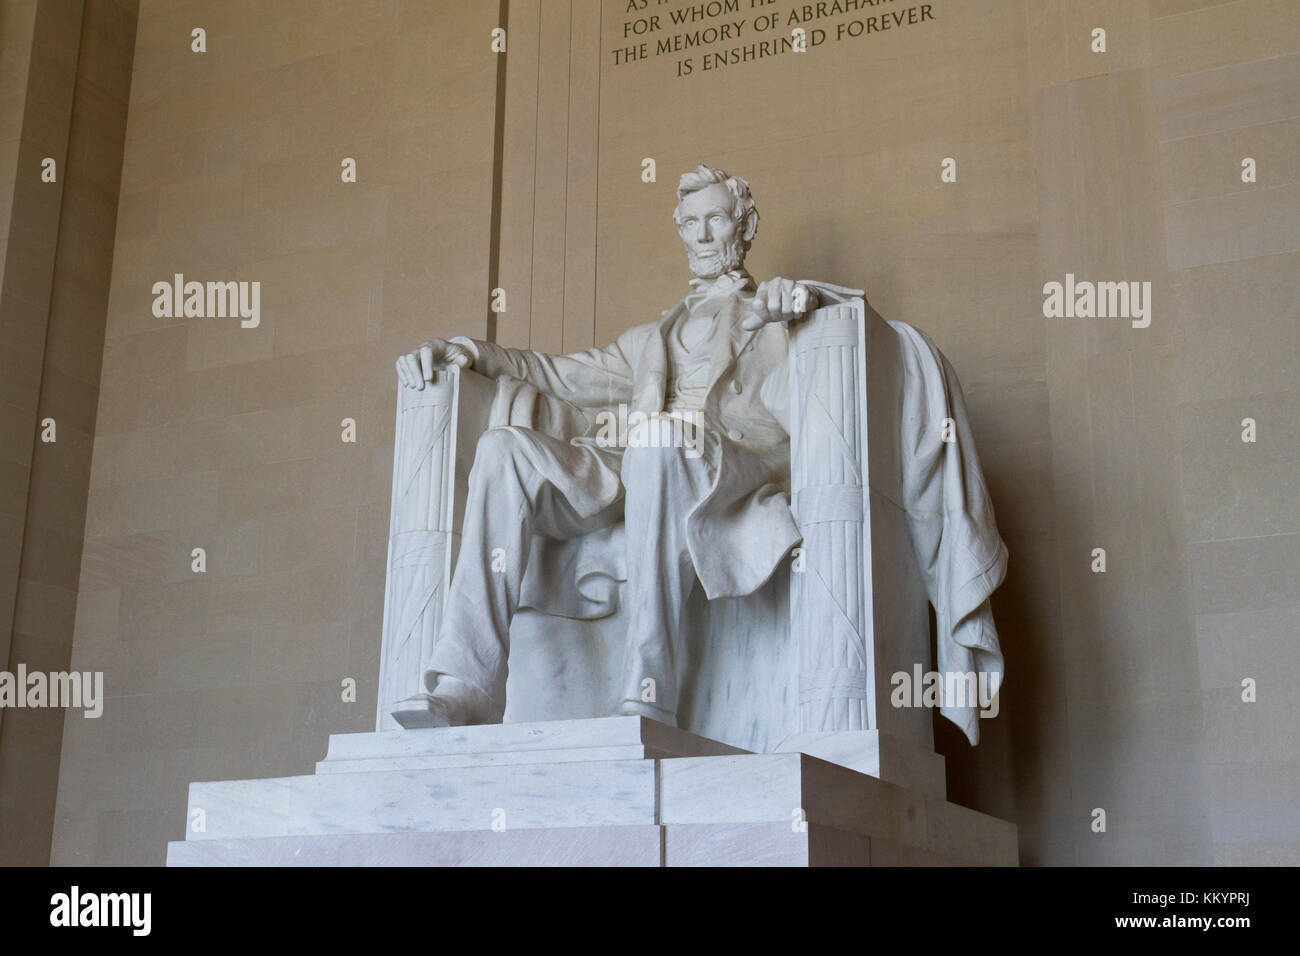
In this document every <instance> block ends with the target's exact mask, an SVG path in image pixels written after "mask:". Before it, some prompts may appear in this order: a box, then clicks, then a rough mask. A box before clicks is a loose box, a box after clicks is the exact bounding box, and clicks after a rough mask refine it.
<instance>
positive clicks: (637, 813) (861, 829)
mask: <svg viewBox="0 0 1300 956" xmlns="http://www.w3.org/2000/svg"><path fill="white" fill-rule="evenodd" d="M634 719H636V718H634ZM651 723H653V722H651ZM401 733H402V734H404V735H409V734H412V733H421V732H419V731H416V732H411V731H405V732H401ZM359 736H369V735H359ZM376 736H379V735H376ZM412 746H414V745H412ZM349 759H351V758H349ZM198 811H202V813H201V814H199V813H198ZM188 819H189V820H190V821H195V820H197V819H202V821H203V824H204V827H203V829H202V830H201V831H200V832H194V830H193V826H191V831H190V833H189V834H188V840H189V841H190V842H206V841H214V840H223V841H234V840H245V839H255V838H276V837H304V836H323V835H330V834H386V833H394V832H400V833H426V834H427V833H436V832H437V831H455V832H460V831H486V832H487V833H489V834H492V835H498V834H494V833H493V829H494V827H496V828H504V830H505V832H513V831H517V830H534V829H547V830H549V829H560V828H580V829H590V828H593V827H594V828H601V827H616V828H625V827H654V826H659V825H666V826H669V827H671V826H674V825H697V824H709V825H713V826H719V825H736V824H782V825H784V826H785V827H786V828H788V829H790V830H791V832H798V830H797V828H798V826H799V824H801V823H803V822H806V823H807V824H808V825H814V824H815V825H817V826H821V827H830V828H833V829H837V830H843V831H847V832H851V833H857V834H860V835H863V836H868V837H876V838H879V839H882V840H885V841H889V842H890V843H891V844H896V845H899V846H902V847H909V848H914V849H920V850H925V851H927V852H931V853H935V854H939V855H941V856H944V857H951V858H956V859H966V860H972V861H978V862H984V863H1002V864H1006V863H1010V864H1014V863H1015V860H1016V836H1015V827H1014V826H1012V825H1011V824H1009V823H1005V822H1003V821H1001V820H997V819H994V818H992V817H989V816H986V815H984V814H980V813H977V812H975V811H973V810H968V809H966V808H964V807H959V806H956V805H955V804H950V803H947V802H946V801H944V800H941V799H939V798H937V797H934V796H929V795H926V794H924V793H921V792H918V791H915V790H912V789H908V788H904V787H901V786H898V785H895V784H891V783H886V782H884V781H881V780H879V779H877V778H875V777H871V776H868V775H866V774H862V773H858V772H857V771H854V770H849V769H847V768H845V767H841V766H838V765H835V764H831V763H827V762H826V761H823V760H819V759H817V758H815V757H809V756H807V755H805V754H799V753H784V754H736V755H719V756H706V757H680V758H661V759H633V760H624V759H620V760H593V761H572V760H570V761H559V762H553V763H524V764H504V765H494V766H460V767H443V768H435V769H419V770H376V771H373V772H369V773H320V774H316V775H313V776H301V777H282V778H275V779H267V780H235V781H221V782H214V783H194V784H191V786H190V801H189V816H188Z"/></svg>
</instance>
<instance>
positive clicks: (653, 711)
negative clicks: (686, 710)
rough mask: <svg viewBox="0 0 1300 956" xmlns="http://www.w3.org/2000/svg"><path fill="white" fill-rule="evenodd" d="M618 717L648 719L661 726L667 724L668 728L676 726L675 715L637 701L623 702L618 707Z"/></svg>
mask: <svg viewBox="0 0 1300 956" xmlns="http://www.w3.org/2000/svg"><path fill="white" fill-rule="evenodd" d="M618 713H619V716H620V717H649V718H650V719H651V720H657V721H659V723H661V724H667V725H668V726H669V727H676V726H677V715H676V714H670V713H669V712H668V711H666V710H664V709H663V708H661V707H656V706H655V705H654V704H646V703H643V702H641V701H639V700H625V701H623V703H621V704H619V705H618Z"/></svg>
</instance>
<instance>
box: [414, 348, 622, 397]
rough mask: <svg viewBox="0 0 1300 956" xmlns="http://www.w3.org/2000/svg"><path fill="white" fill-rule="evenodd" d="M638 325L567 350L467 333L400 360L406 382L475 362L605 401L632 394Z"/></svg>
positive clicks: (547, 388)
mask: <svg viewBox="0 0 1300 956" xmlns="http://www.w3.org/2000/svg"><path fill="white" fill-rule="evenodd" d="M636 331H637V330H636V329H630V330H628V331H627V332H625V333H623V335H621V336H619V338H618V339H617V340H616V341H615V342H613V343H612V344H610V345H608V346H605V347H604V348H591V349H586V350H585V351H582V352H573V353H571V354H568V355H548V354H546V353H545V352H534V351H532V350H529V349H512V348H506V347H505V346H501V345H497V344H496V343H494V342H484V341H481V340H479V339H471V338H468V337H466V336H456V337H455V338H453V339H451V340H450V341H444V340H442V339H434V340H433V341H432V342H427V343H425V344H424V345H423V346H421V347H420V348H419V349H416V350H415V351H414V352H411V353H410V354H408V355H404V356H402V357H401V358H399V359H398V360H397V370H398V376H399V378H400V379H401V382H402V384H403V385H407V386H408V387H411V388H423V386H424V383H425V382H429V381H433V375H434V369H435V368H436V367H437V366H439V365H448V364H455V365H459V366H460V367H461V368H473V369H474V370H475V371H476V372H478V373H479V374H480V375H485V376H487V377H489V378H500V377H502V376H508V377H511V378H517V379H521V380H523V381H525V382H529V383H530V384H532V385H535V386H536V387H537V388H539V389H541V390H542V391H543V392H546V393H548V394H550V395H554V396H555V397H557V398H561V399H564V400H565V401H568V402H572V403H573V404H575V405H582V406H588V407H590V406H600V407H605V406H609V405H614V404H617V403H619V402H630V401H631V399H632V382H633V372H634V364H633V356H632V355H631V354H630V353H632V352H633V351H634V347H635V341H636V336H635V335H634V333H635V332H636Z"/></svg>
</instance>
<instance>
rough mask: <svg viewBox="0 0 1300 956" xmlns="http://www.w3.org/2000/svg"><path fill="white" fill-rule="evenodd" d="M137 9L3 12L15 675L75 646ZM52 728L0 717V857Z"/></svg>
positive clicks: (54, 772)
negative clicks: (47, 163) (48, 167)
mask: <svg viewBox="0 0 1300 956" xmlns="http://www.w3.org/2000/svg"><path fill="white" fill-rule="evenodd" d="M135 18H136V5H135V2H134V0H90V2H87V3H84V4H83V3H82V2H81V0H48V2H42V3H39V4H37V3H22V2H15V3H5V4H4V5H3V7H2V8H0V37H3V42H4V50H3V56H2V57H0V58H2V59H3V64H4V69H3V70H2V71H0V84H3V92H0V122H3V123H4V124H5V126H4V131H3V132H0V156H2V157H3V159H0V165H2V166H3V175H0V197H3V198H2V199H0V202H2V203H3V211H0V235H3V240H0V242H2V243H3V246H4V249H5V252H7V255H5V253H3V252H0V258H3V259H4V260H5V265H4V269H3V283H2V284H0V316H2V318H0V433H2V437H0V529H2V530H0V670H6V671H9V672H11V673H13V672H16V671H17V670H18V669H19V667H20V666H25V667H26V668H27V669H28V670H29V671H41V672H45V673H51V672H55V673H57V672H62V671H66V670H67V669H68V666H69V662H70V660H71V657H72V642H73V620H74V617H75V614H76V606H77V586H78V574H79V571H80V566H81V552H82V534H83V529H84V527H85V521H86V489H87V483H88V481H89V477H90V467H91V442H92V436H93V434H94V428H95V409H96V403H97V398H98V388H99V372H100V364H101V360H102V356H103V344H104V317H105V312H106V309H107V303H108V290H109V277H110V270H111V263H112V258H113V223H114V221H115V219H116V211H117V192H118V177H119V174H120V171H121V163H122V141H123V131H124V129H125V126H126V112H127V93H128V89H129V87H130V80H131V46H132V43H133V41H134V36H135ZM10 137H13V138H12V139H10ZM46 158H49V159H52V160H54V162H55V165H54V167H53V173H54V179H53V181H47V180H46V179H44V178H43V177H42V173H43V170H44V168H45V167H44V166H43V162H44V160H45V159H46ZM38 436H40V437H39V438H38ZM45 439H52V440H48V441H47V440H45ZM78 716H79V717H80V712H78ZM63 724H64V714H63V712H62V711H60V710H54V709H44V710H42V709H15V710H6V711H3V712H0V863H3V864H9V865H12V864H44V863H47V862H48V861H49V858H50V840H51V834H52V832H53V829H54V815H55V814H54V811H55V798H56V793H57V789H58V781H59V754H60V749H61V738H62V733H63Z"/></svg>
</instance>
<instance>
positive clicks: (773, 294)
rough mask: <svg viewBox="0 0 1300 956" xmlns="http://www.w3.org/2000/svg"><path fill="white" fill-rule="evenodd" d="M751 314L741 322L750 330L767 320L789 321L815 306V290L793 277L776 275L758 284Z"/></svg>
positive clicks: (760, 325) (742, 326) (742, 325)
mask: <svg viewBox="0 0 1300 956" xmlns="http://www.w3.org/2000/svg"><path fill="white" fill-rule="evenodd" d="M751 308H752V310H753V315H751V316H749V317H748V318H746V319H745V320H744V321H743V322H742V323H741V328H744V329H747V330H752V329H757V328H760V327H762V326H763V325H764V324H765V323H767V322H789V321H790V320H792V319H797V318H799V317H800V316H802V315H804V314H805V313H807V312H810V311H812V310H813V309H815V308H817V292H816V290H815V289H810V288H808V286H806V285H804V284H803V283H800V282H795V281H794V280H793V279H782V278H781V277H780V276H777V277H776V278H774V279H769V280H768V281H766V282H764V283H763V284H762V285H760V286H759V287H758V289H757V291H756V292H755V293H754V302H753V305H752V307H751Z"/></svg>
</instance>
